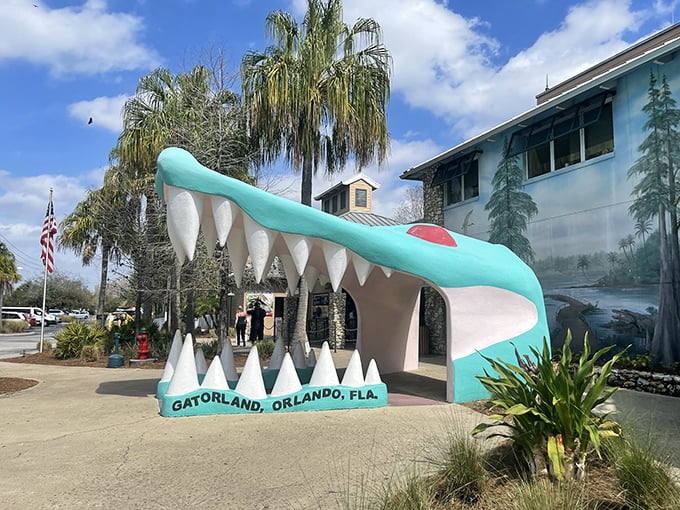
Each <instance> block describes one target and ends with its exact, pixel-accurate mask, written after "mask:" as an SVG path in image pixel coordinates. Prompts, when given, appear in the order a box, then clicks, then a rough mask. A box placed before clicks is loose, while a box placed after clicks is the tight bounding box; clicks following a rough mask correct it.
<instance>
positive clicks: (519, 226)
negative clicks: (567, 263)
mask: <svg viewBox="0 0 680 510" xmlns="http://www.w3.org/2000/svg"><path fill="white" fill-rule="evenodd" d="M507 149H508V140H507V139H506V140H505V141H504V142H503V154H507ZM523 178H524V176H523V173H522V168H521V167H520V166H519V162H518V159H517V156H511V157H505V156H504V157H503V159H501V161H500V162H499V163H498V167H497V169H496V173H495V174H494V176H493V179H492V180H491V185H492V186H493V191H492V193H491V196H490V197H489V202H488V203H487V204H486V206H485V207H484V209H485V210H487V211H489V225H490V232H489V242H491V243H496V244H502V245H504V246H507V247H508V248H509V249H510V250H512V251H513V252H514V253H515V254H516V255H517V256H518V257H520V258H521V259H522V260H524V261H525V262H527V263H533V262H534V250H533V249H532V248H531V243H530V242H529V239H527V238H526V237H525V236H524V233H525V232H526V230H527V226H528V223H529V220H530V219H531V218H533V217H534V216H535V215H536V214H538V207H536V203H535V202H534V200H533V199H532V198H531V195H529V194H528V193H525V192H524V191H523V180H524V179H523ZM572 267H573V266H572Z"/></svg>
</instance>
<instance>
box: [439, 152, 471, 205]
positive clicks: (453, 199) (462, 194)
mask: <svg viewBox="0 0 680 510" xmlns="http://www.w3.org/2000/svg"><path fill="white" fill-rule="evenodd" d="M478 196H479V163H478V162H477V160H476V159H474V160H471V161H469V162H468V164H467V165H465V173H461V172H456V173H454V174H453V176H452V177H451V178H450V179H448V180H447V181H445V182H444V205H453V204H457V203H459V202H462V201H463V200H469V199H471V198H475V197H478Z"/></svg>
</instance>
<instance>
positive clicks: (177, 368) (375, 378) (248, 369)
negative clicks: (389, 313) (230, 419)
mask: <svg viewBox="0 0 680 510" xmlns="http://www.w3.org/2000/svg"><path fill="white" fill-rule="evenodd" d="M178 334H179V332H176V333H175V337H176V338H175V341H174V342H173V348H172V349H171V353H170V356H169V357H168V362H167V364H166V368H165V371H164V372H163V377H162V378H161V381H170V382H169V384H168V389H167V391H166V393H165V395H166V396H168V397H173V396H180V395H186V394H187V393H191V392H192V391H196V390H198V389H199V388H200V389H214V390H228V389H229V385H228V383H227V381H228V380H229V381H236V380H238V383H237V384H236V388H235V389H234V391H236V392H237V393H240V394H241V395H243V396H245V397H248V398H253V399H263V398H266V397H267V392H266V390H265V385H264V379H263V377H262V370H261V367H260V358H259V356H258V353H257V346H253V347H252V348H251V350H250V353H249V354H248V358H247V360H246V363H245V365H244V366H243V371H242V373H241V376H240V377H239V376H238V373H237V372H236V367H235V365H234V354H233V351H232V349H231V343H229V342H227V343H226V344H225V347H224V349H223V350H222V354H221V355H220V357H219V358H218V357H215V359H213V361H212V363H211V364H210V367H208V366H207V363H206V361H205V357H204V356H203V351H202V350H201V349H198V350H197V351H196V354H194V348H193V339H192V337H191V335H189V334H188V335H186V338H185V340H184V343H183V344H181V335H180V336H178ZM180 344H181V350H180V347H179V346H180ZM173 351H174V352H173ZM313 353H314V351H310V356H309V357H307V358H305V355H304V353H303V352H302V348H301V347H300V345H299V344H298V345H297V346H296V349H295V350H294V352H293V356H291V355H290V354H289V353H287V352H285V348H284V346H283V341H282V340H280V339H279V341H277V343H276V348H275V350H274V353H273V354H272V357H271V361H270V363H269V366H268V367H267V370H274V369H277V370H279V373H278V376H277V378H276V381H275V383H274V387H273V389H272V391H271V393H270V395H271V396H272V397H279V396H282V395H290V394H292V393H296V392H298V391H300V390H301V389H302V385H301V384H300V379H299V378H298V375H297V372H296V370H295V369H296V368H304V367H312V366H313V367H314V371H313V372H312V376H311V379H310V381H309V387H320V386H337V385H338V384H342V385H344V386H351V387H354V388H360V387H362V386H365V385H373V384H380V383H381V382H382V380H381V379H380V374H379V373H378V368H377V366H376V364H375V361H374V360H371V362H370V363H369V365H368V369H367V371H366V377H364V374H363V370H362V365H361V357H360V355H359V351H354V352H353V353H352V357H351V359H350V361H349V364H348V365H347V368H346V370H345V374H344V376H343V378H342V382H340V381H339V380H338V375H337V371H336V368H335V364H334V363H333V357H332V355H331V351H330V348H329V346H328V343H327V342H324V344H323V346H322V348H321V353H320V354H319V359H318V360H316V358H315V357H314V354H313ZM198 374H205V377H204V379H203V382H202V383H201V384H200V385H199V383H198Z"/></svg>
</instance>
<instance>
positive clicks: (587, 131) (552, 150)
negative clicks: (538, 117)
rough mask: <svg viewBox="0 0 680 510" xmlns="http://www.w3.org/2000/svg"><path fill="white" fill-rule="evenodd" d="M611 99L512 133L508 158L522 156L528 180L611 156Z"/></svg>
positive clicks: (600, 97) (603, 96)
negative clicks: (607, 155)
mask: <svg viewBox="0 0 680 510" xmlns="http://www.w3.org/2000/svg"><path fill="white" fill-rule="evenodd" d="M612 96H613V94H612V93H611V92H606V93H604V94H600V95H598V96H595V97H594V98H592V99H590V100H588V101H585V102H583V103H580V104H578V105H576V106H573V107H571V108H569V109H568V110H565V111H563V112H560V113H559V114H557V115H554V116H552V117H550V118H548V119H544V120H542V121H540V122H537V123H535V124H533V125H531V126H528V127H526V128H524V129H521V130H519V131H517V132H515V133H514V134H513V135H512V138H511V139H510V144H509V146H508V152H507V156H515V155H517V154H521V153H524V166H525V170H526V176H527V179H531V178H533V177H538V176H539V175H544V174H547V173H550V172H554V171H556V170H560V169H562V168H567V167H569V166H571V165H574V164H576V163H581V162H583V161H587V160H589V159H592V158H595V157H597V156H601V155H603V154H608V153H610V152H613V151H614V127H613V118H612Z"/></svg>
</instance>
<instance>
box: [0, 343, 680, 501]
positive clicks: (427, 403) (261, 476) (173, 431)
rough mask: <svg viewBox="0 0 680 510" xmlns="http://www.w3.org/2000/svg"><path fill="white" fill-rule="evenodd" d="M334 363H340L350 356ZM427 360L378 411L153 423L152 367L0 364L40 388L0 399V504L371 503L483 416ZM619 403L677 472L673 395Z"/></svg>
mask: <svg viewBox="0 0 680 510" xmlns="http://www.w3.org/2000/svg"><path fill="white" fill-rule="evenodd" d="M335 356H336V364H337V366H338V367H341V366H343V365H342V363H343V362H342V360H343V359H344V360H345V362H346V360H347V359H349V354H348V353H346V351H345V352H340V353H337V354H336V355H335ZM428 361H430V362H429V363H421V368H420V369H419V370H418V371H416V372H415V373H411V374H403V376H402V377H399V376H385V377H384V379H385V381H386V382H387V384H388V388H389V390H390V391H391V392H395V391H397V390H403V391H408V392H409V393H410V395H409V396H406V397H401V398H402V400H401V401H396V402H395V401H394V400H391V404H390V405H389V406H388V407H385V408H380V409H368V410H342V411H327V412H308V413H284V414H262V415H222V416H204V417H193V418H163V417H161V416H159V415H158V409H157V403H156V400H155V398H154V393H155V389H156V383H157V381H158V379H159V378H160V375H161V372H160V371H159V370H153V369H143V368H136V369H135V368H133V369H106V368H102V369H96V368H82V367H56V366H45V365H27V364H14V363H7V362H0V376H2V377H25V378H32V379H36V380H38V381H39V382H40V383H39V384H38V385H37V386H35V387H33V388H31V389H29V390H25V391H23V392H20V393H16V394H13V395H9V396H4V397H0V494H2V501H1V503H0V506H1V507H2V508H3V509H7V510H9V509H24V508H36V509H38V508H69V509H91V508H103V509H109V508H111V509H113V508H115V509H120V508H125V509H161V508H162V509H174V508H181V509H185V508H196V507H199V506H200V507H204V508H232V509H241V508H243V509H280V508H298V509H307V508H324V509H325V508H341V505H340V502H341V501H343V500H345V499H346V498H347V497H348V495H349V496H351V495H352V494H356V493H357V489H356V488H355V487H356V486H358V481H357V480H358V479H359V478H360V477H362V476H365V477H367V478H368V479H370V480H374V482H373V483H369V484H368V486H367V488H366V489H364V491H363V492H364V493H365V494H366V495H370V494H371V493H372V491H375V490H379V488H380V484H381V483H382V480H384V479H385V478H386V475H391V474H393V473H395V472H396V471H397V470H402V471H403V470H407V471H408V470H411V469H413V459H416V458H418V459H422V457H423V455H424V454H425V453H426V452H427V451H428V449H431V448H433V445H436V444H438V442H440V441H441V440H442V439H443V438H445V437H446V435H447V434H448V433H450V431H452V430H463V431H469V430H471V429H472V428H473V427H474V426H475V425H476V424H477V423H478V422H479V421H480V419H481V418H482V416H481V415H479V414H477V413H475V412H474V411H472V410H470V409H468V408H466V407H463V406H458V405H453V404H442V403H441V400H442V398H443V394H442V393H439V392H440V391H441V392H443V391H444V384H443V381H442V377H441V375H443V374H444V373H445V371H444V367H443V366H442V364H441V361H438V360H436V359H433V360H428ZM437 367H439V368H437ZM413 381H416V382H418V383H420V385H416V387H415V388H414V387H411V386H409V384H410V383H412V382H413ZM629 393H630V392H621V393H620V394H617V395H621V397H620V399H619V400H617V402H616V405H617V406H620V407H621V408H623V407H626V408H627V409H628V408H629V409H628V410H630V411H635V410H636V409H637V410H639V414H642V415H644V416H647V414H645V412H643V411H642V409H645V410H647V409H652V408H653V410H654V416H655V422H654V426H655V427H656V426H661V428H660V431H661V433H665V432H668V431H672V432H673V433H674V437H673V440H674V443H673V445H672V446H669V451H670V450H671V449H673V451H674V462H675V465H676V466H677V465H679V463H678V461H679V460H680V455H678V454H679V452H678V450H677V448H676V446H675V441H677V432H678V430H677V422H678V418H680V399H660V398H659V397H654V396H651V395H642V396H641V397H638V394H634V395H629ZM404 395H405V393H404ZM394 398H397V397H394V396H391V399H394ZM409 399H410V401H409ZM433 399H437V400H438V401H436V400H435V401H433ZM397 400H399V398H397ZM676 401H678V402H676ZM652 402H654V403H655V404H654V405H653V406H651V407H650V403H652ZM400 403H401V404H404V403H409V404H424V405H394V404H400ZM638 406H639V407H638ZM376 481H377V482H376ZM348 487H352V489H348ZM359 492H361V491H359Z"/></svg>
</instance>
